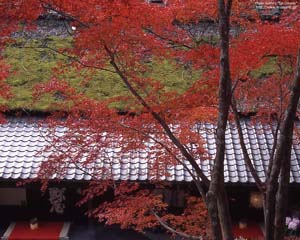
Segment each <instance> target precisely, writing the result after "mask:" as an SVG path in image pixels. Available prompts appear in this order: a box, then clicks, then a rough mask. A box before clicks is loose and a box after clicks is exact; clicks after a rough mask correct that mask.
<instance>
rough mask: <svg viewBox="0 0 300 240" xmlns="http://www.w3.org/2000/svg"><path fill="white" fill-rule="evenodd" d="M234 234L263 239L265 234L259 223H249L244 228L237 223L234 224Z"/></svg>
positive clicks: (235, 235) (258, 239)
mask: <svg viewBox="0 0 300 240" xmlns="http://www.w3.org/2000/svg"><path fill="white" fill-rule="evenodd" d="M233 234H234V237H236V238H237V237H244V238H247V239H251V240H252V239H253V240H254V239H257V240H260V239H263V238H264V234H263V232H262V230H261V228H260V226H259V225H258V224H257V223H247V227H246V228H244V229H240V228H239V226H238V225H237V224H234V225H233Z"/></svg>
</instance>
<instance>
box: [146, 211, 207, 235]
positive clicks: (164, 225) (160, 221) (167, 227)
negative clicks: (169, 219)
mask: <svg viewBox="0 0 300 240" xmlns="http://www.w3.org/2000/svg"><path fill="white" fill-rule="evenodd" d="M150 211H151V213H152V214H153V215H154V216H155V218H156V219H157V221H158V222H159V223H160V225H162V226H163V227H164V228H165V229H167V230H168V231H170V232H171V233H174V234H176V235H178V236H180V237H183V238H187V239H191V240H192V239H195V240H203V238H202V237H201V236H199V237H198V236H193V235H189V234H186V233H184V232H180V231H177V230H175V229H174V228H172V227H170V226H169V224H167V223H166V222H165V221H164V220H162V219H161V217H159V216H158V215H157V214H156V213H155V211H154V210H152V209H151V210H150Z"/></svg>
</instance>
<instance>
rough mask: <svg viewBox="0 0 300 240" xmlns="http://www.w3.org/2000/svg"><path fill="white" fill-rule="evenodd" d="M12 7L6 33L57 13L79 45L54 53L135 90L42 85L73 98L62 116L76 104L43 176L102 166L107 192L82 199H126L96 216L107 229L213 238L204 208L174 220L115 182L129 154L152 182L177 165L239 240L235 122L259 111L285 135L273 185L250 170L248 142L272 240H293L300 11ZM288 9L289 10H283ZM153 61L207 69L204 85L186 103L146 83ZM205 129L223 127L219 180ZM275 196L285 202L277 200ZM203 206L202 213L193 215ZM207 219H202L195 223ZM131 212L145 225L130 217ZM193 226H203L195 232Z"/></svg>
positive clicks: (203, 5)
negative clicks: (121, 94)
mask: <svg viewBox="0 0 300 240" xmlns="http://www.w3.org/2000/svg"><path fill="white" fill-rule="evenodd" d="M4 2H5V3H6V2H7V3H6V4H2V5H1V8H3V9H5V10H6V11H4V12H5V14H8V16H10V18H7V17H2V15H1V16H0V19H1V26H2V25H3V26H4V28H5V29H7V30H9V32H11V31H12V30H14V31H15V29H16V28H15V27H16V25H15V24H10V23H8V22H7V19H12V20H13V23H18V22H20V21H21V20H22V21H24V22H28V24H25V25H24V26H26V27H31V25H32V24H31V23H32V22H31V21H32V20H34V19H36V18H37V17H38V16H39V15H41V14H44V13H45V12H49V11H51V12H52V13H53V12H54V13H55V14H59V15H61V16H63V17H65V18H67V19H69V20H70V21H71V22H72V24H73V25H74V26H76V31H75V32H74V33H73V40H74V46H73V48H72V49H68V50H63V49H53V50H54V51H56V52H58V53H60V54H64V55H68V56H70V59H71V60H73V62H72V66H76V68H77V69H78V71H80V70H82V69H83V68H84V69H85V68H92V69H94V70H95V71H109V72H113V73H115V74H116V75H118V77H119V79H120V81H122V82H123V83H124V84H125V86H126V87H127V89H128V90H129V92H130V93H131V96H130V97H126V98H118V99H110V100H109V101H102V102H98V101H95V100H92V99H89V98H87V97H85V96H84V94H82V93H78V91H76V90H75V89H72V88H71V87H69V86H68V84H67V83H66V82H65V81H64V80H63V79H60V77H59V76H57V77H55V78H53V80H52V81H51V82H49V83H47V84H43V85H40V86H38V87H37V92H38V93H39V94H40V93H43V92H47V93H49V92H50V93H55V92H57V91H59V92H60V93H61V94H63V96H64V101H65V105H63V106H56V108H59V107H62V108H61V110H65V109H66V106H71V107H70V108H68V110H67V113H68V114H67V115H66V116H65V117H66V119H65V120H64V121H63V122H61V121H59V122H58V121H55V118H51V119H50V120H49V121H48V126H49V133H50V134H51V136H52V143H53V144H51V145H50V146H48V147H47V149H45V151H47V150H51V152H53V154H51V155H50V156H49V160H48V161H47V162H45V163H43V165H42V168H41V172H40V176H43V177H44V176H48V177H51V176H52V175H53V174H54V173H55V174H56V176H57V177H62V176H64V174H65V172H66V171H67V170H68V167H70V166H72V167H73V166H75V167H77V168H80V169H83V170H84V169H85V170H84V171H88V170H89V169H93V172H89V171H88V173H89V174H90V175H91V176H92V177H93V178H94V179H101V184H99V182H98V181H96V182H93V183H92V184H91V188H89V190H87V191H86V197H85V198H84V200H83V201H86V200H87V199H90V198H91V197H93V196H95V195H99V194H102V193H103V192H105V191H107V189H108V188H113V189H114V192H115V200H114V201H113V202H109V203H108V202H106V203H104V204H103V205H102V206H101V208H97V209H95V211H94V212H93V213H92V214H93V215H94V216H97V217H99V219H100V220H106V221H107V223H120V224H121V225H122V226H123V227H134V228H136V229H139V230H141V229H144V228H147V227H153V226H155V225H157V224H162V225H163V226H165V227H166V228H168V230H170V231H173V232H174V233H176V234H179V235H182V236H187V235H186V234H191V235H193V236H192V237H193V238H195V239H198V238H200V237H198V236H199V235H200V236H201V234H202V235H203V234H206V235H205V236H207V234H208V233H207V232H206V231H205V229H203V228H201V227H199V226H198V225H197V224H200V225H202V226H203V222H202V221H203V219H205V220H206V218H205V217H204V216H205V215H206V214H205V213H206V212H205V210H204V208H203V204H202V203H199V202H198V201H195V200H194V199H190V200H189V204H188V208H187V210H186V212H185V213H184V215H182V216H175V215H170V214H166V215H165V216H164V217H161V216H160V215H161V214H163V213H166V205H165V204H164V203H163V202H162V201H161V198H160V197H159V196H157V195H153V194H151V191H149V190H147V189H143V188H142V187H140V186H137V185H136V184H132V183H126V184H125V183H123V182H121V183H120V184H116V183H115V182H114V181H113V177H114V173H113V171H112V165H113V164H120V162H122V161H123V160H122V159H123V156H126V155H128V156H132V157H134V152H136V151H142V152H143V153H144V154H145V155H146V159H149V160H148V161H147V164H148V168H147V171H148V172H147V174H148V175H149V176H150V178H151V179H153V184H156V181H157V180H160V178H161V177H162V176H168V169H169V168H172V167H175V166H177V165H182V166H183V167H184V169H185V170H187V171H189V173H190V175H191V177H192V178H193V181H194V182H195V185H196V187H197V189H198V191H199V193H200V194H201V195H202V199H203V201H204V202H205V204H206V206H207V210H208V215H209V219H210V225H211V229H212V231H211V237H212V238H213V239H233V235H232V230H231V229H232V228H231V222H230V218H229V217H228V216H229V215H230V214H229V211H228V203H227V199H226V193H225V187H224V151H225V130H226V125H227V122H228V120H229V119H230V117H232V119H233V118H234V119H235V121H236V125H237V128H238V129H239V130H240V125H239V115H238V113H239V112H241V111H242V112H256V113H257V115H256V116H257V119H259V120H260V121H269V120H270V119H271V118H270V116H276V117H277V118H276V119H275V120H276V121H277V124H278V127H277V129H278V130H279V129H280V137H279V140H278V142H277V143H276V144H274V154H273V155H272V158H271V160H270V165H269V169H268V177H267V180H266V181H265V182H262V181H261V180H260V179H259V178H258V176H257V174H256V173H255V170H254V168H253V166H252V165H251V159H250V156H249V154H248V153H247V149H246V148H245V146H244V145H245V144H244V142H243V136H242V134H240V142H241V145H242V146H243V150H244V151H243V154H244V158H245V161H246V163H247V165H248V167H249V168H250V170H251V172H252V175H253V177H254V178H255V180H256V184H257V187H258V188H259V190H260V191H261V192H262V193H263V194H264V196H265V223H266V224H265V225H266V235H267V239H282V238H283V219H284V217H285V216H284V214H285V211H286V210H285V209H286V204H287V203H286V199H283V198H282V196H284V195H285V194H286V191H287V186H288V181H289V168H290V166H289V160H290V152H291V141H292V135H293V127H292V126H293V121H294V118H295V115H296V110H297V103H298V100H299V89H298V88H299V81H300V80H299V63H297V55H298V53H297V52H298V48H299V40H300V32H299V21H298V20H299V7H298V6H297V5H295V6H294V5H293V7H291V9H288V8H286V9H285V10H284V11H282V9H280V6H277V5H274V8H276V7H277V8H278V10H279V12H280V15H279V16H278V15H272V11H269V12H268V11H267V12H261V11H259V10H258V8H256V7H255V2H254V1H231V0H227V1H222V0H219V1H205V2H204V1H194V0H185V1H182V0H180V1H179V0H172V1H171V0H169V1H168V2H167V3H165V4H164V5H154V4H149V3H147V2H145V1H141V0H131V1H120V0H119V1H105V0H103V1H92V0H89V1H69V0H66V1H59V0H51V1H50V0H48V1H38V0H36V1H34V0H31V1H28V2H27V1H15V3H14V4H13V5H11V4H12V3H11V4H10V3H9V1H4ZM285 2H287V3H288V2H290V1H283V2H282V4H284V3H285ZM27 4H28V5H27ZM260 4H264V2H263V1H262V2H261V3H260ZM287 6H292V5H287ZM2 12H3V11H2ZM141 13H147V14H141ZM7 26H9V27H7ZM6 36H7V33H6ZM216 42H217V43H218V44H216ZM149 59H150V61H151V60H152V59H155V61H158V62H159V61H164V60H165V59H172V60H175V61H176V62H177V63H178V64H179V65H186V66H189V67H191V68H196V69H201V71H202V74H201V78H200V79H199V80H198V81H196V82H195V83H194V84H193V85H192V87H191V88H190V89H188V90H187V91H186V92H185V93H183V94H178V93H175V92H168V91H167V90H166V89H165V88H164V86H163V85H162V84H161V83H160V81H159V80H160V79H150V78H149V77H147V74H146V73H147V72H148V71H149V66H148V65H147V64H145V63H146V62H147V61H149ZM271 60H275V62H276V68H275V69H274V71H273V72H272V74H270V76H268V77H267V78H266V77H265V78H257V77H255V75H254V74H253V71H254V70H257V69H259V68H260V67H262V66H263V65H264V64H266V62H268V61H271ZM290 86H292V90H291V89H290ZM117 100H118V101H120V100H121V101H127V102H128V103H129V106H130V107H129V108H128V109H125V110H126V111H127V112H128V114H127V115H119V114H117V113H116V112H115V111H114V110H113V109H111V108H109V107H108V106H109V104H110V103H111V102H113V101H117ZM129 113H133V114H129ZM132 115H134V117H133V116H132ZM56 117H57V116H56ZM78 119H80V121H79V120H78ZM272 120H274V118H273V119H272ZM199 122H210V123H213V124H214V125H216V127H217V128H216V142H217V144H216V145H217V146H216V147H217V149H216V156H215V159H213V160H214V169H213V171H212V173H211V179H210V180H209V179H208V178H207V176H205V175H204V174H203V171H202V170H201V168H200V167H199V162H198V160H199V159H202V160H205V159H209V156H208V154H207V152H206V150H205V147H204V146H205V142H204V140H203V139H202V137H201V135H200V134H199V132H197V130H195V127H194V126H196V125H197V124H198V123H199ZM57 125H59V126H61V127H62V126H65V127H66V128H65V129H68V131H66V132H64V134H63V135H58V134H57ZM51 126H53V127H51ZM277 134H279V131H277V132H276V135H275V136H277ZM109 148H116V149H119V152H118V153H117V154H115V155H114V159H111V158H110V156H108V155H107V154H106V151H105V149H109ZM53 150H55V151H53ZM286 156H287V157H286ZM285 157H286V159H287V160H284V159H285ZM99 159H100V160H101V161H100V162H97V160H99ZM92 166H93V167H92ZM58 170H59V171H58ZM279 176H280V178H279ZM278 179H279V185H278V187H277V181H278ZM276 193H278V196H281V198H280V197H279V198H278V200H277V202H275V196H276ZM143 203H147V206H145V204H143ZM192 206H194V207H196V209H197V211H194V210H191V207H192ZM115 209H119V211H115ZM187 214H189V215H191V217H190V216H189V217H188V216H187ZM197 214H198V216H202V217H203V218H202V219H201V218H196V217H195V215H197ZM132 215H134V216H136V218H134V219H133V218H131V217H129V216H132ZM187 220H188V221H187ZM194 221H198V222H197V224H195V223H193V224H190V223H191V222H194ZM199 221H200V222H199ZM274 225H276V228H275V229H274V227H273V226H274ZM172 226H173V228H172ZM176 228H177V229H176ZM197 235H198V236H197Z"/></svg>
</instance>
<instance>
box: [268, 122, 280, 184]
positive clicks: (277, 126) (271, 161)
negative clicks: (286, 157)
mask: <svg viewBox="0 0 300 240" xmlns="http://www.w3.org/2000/svg"><path fill="white" fill-rule="evenodd" d="M279 128H280V122H279V121H278V122H277V124H276V129H275V132H274V133H273V135H274V137H273V139H274V142H273V146H272V150H271V154H270V160H269V164H268V172H267V179H269V178H270V175H271V171H272V167H273V162H274V155H275V151H276V146H277V142H278V132H279Z"/></svg>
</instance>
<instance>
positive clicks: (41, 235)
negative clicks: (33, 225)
mask: <svg viewBox="0 0 300 240" xmlns="http://www.w3.org/2000/svg"><path fill="white" fill-rule="evenodd" d="M63 224H64V223H63V222H39V228H38V229H35V230H31V229H30V227H29V223H28V222H17V223H16V225H15V227H14V229H13V231H12V233H11V234H10V236H9V238H8V239H9V240H25V239H26V240H29V239H30V240H58V239H59V234H60V232H61V230H62V227H63Z"/></svg>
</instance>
